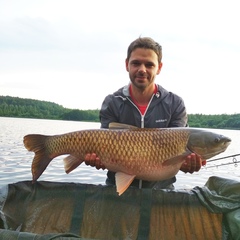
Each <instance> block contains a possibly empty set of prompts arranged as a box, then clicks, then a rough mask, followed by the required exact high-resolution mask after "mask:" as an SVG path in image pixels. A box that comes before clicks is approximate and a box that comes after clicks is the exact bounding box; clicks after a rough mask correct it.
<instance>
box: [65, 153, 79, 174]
mask: <svg viewBox="0 0 240 240" xmlns="http://www.w3.org/2000/svg"><path fill="white" fill-rule="evenodd" d="M63 162H64V169H65V172H66V173H70V172H71V171H72V170H74V169H75V168H76V167H78V166H79V165H80V164H81V163H82V162H84V160H82V159H79V158H76V157H75V156H72V155H69V156H67V157H65V158H64V159H63Z"/></svg>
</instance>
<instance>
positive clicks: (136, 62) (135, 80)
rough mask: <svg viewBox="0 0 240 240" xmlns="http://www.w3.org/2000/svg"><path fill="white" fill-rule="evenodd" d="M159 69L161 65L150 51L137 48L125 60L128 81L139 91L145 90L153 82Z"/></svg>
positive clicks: (155, 55)
mask: <svg viewBox="0 0 240 240" xmlns="http://www.w3.org/2000/svg"><path fill="white" fill-rule="evenodd" d="M161 67H162V63H160V64H159V63H158V56H157V54H156V53H155V52H154V51H153V50H151V49H145V48H137V49H135V50H134V51H132V53H131V56H130V58H129V60H126V70H127V71H128V72H129V77H130V80H131V82H132V84H133V85H134V86H136V87H137V88H140V89H145V88H147V87H148V86H149V85H150V84H152V83H153V82H154V79H155V77H156V75H158V74H159V73H160V71H161Z"/></svg>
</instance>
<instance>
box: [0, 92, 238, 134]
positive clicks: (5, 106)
mask: <svg viewBox="0 0 240 240" xmlns="http://www.w3.org/2000/svg"><path fill="white" fill-rule="evenodd" d="M0 116H1V117H17V118H18V117H19V118H37V119H55V120H71V121H88V122H99V109H94V110H91V109H89V110H80V109H69V108H64V107H63V106H61V105H58V104H56V103H53V102H47V101H39V100H34V99H26V98H18V97H11V96H0ZM188 123H189V126H190V127H198V128H218V129H236V130H237V129H240V114H219V115H204V114H189V115H188Z"/></svg>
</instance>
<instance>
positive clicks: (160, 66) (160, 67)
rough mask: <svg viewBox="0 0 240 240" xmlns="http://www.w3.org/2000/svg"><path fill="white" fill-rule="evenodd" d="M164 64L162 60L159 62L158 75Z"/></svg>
mask: <svg viewBox="0 0 240 240" xmlns="http://www.w3.org/2000/svg"><path fill="white" fill-rule="evenodd" d="M162 65H163V64H162V62H161V63H159V64H158V70H157V75H158V74H159V73H160V72H161V69H162Z"/></svg>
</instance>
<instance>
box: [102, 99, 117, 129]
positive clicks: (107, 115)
mask: <svg viewBox="0 0 240 240" xmlns="http://www.w3.org/2000/svg"><path fill="white" fill-rule="evenodd" d="M114 109H115V108H114V101H113V95H108V96H107V97H105V99H104V101H103V103H102V107H101V110H100V122H101V128H108V125H109V123H111V122H118V117H117V114H116V112H115V111H114Z"/></svg>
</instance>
